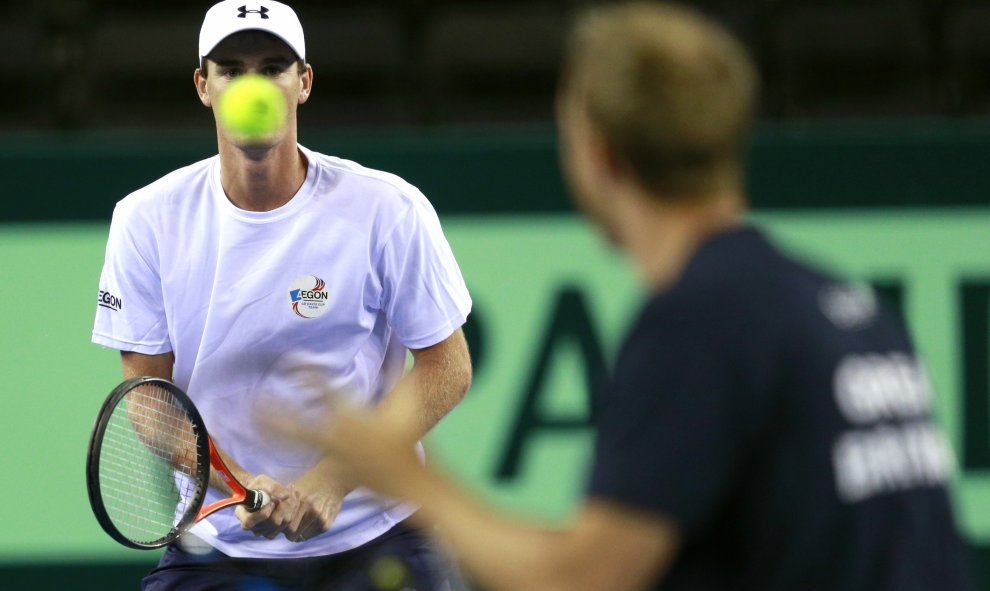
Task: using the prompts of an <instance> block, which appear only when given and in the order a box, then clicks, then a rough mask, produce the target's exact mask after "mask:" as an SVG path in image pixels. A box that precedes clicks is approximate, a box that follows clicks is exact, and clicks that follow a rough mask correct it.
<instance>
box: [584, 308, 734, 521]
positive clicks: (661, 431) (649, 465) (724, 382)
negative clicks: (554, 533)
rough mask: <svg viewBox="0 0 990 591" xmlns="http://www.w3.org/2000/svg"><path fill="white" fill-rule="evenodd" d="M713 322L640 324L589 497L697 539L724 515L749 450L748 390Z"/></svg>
mask: <svg viewBox="0 0 990 591" xmlns="http://www.w3.org/2000/svg"><path fill="white" fill-rule="evenodd" d="M717 324H718V321H717V320H716V319H705V318H699V315H698V314H695V315H694V319H693V320H692V319H691V318H690V317H687V316H679V315H677V314H665V315H664V316H663V319H662V320H660V319H657V318H654V319H653V320H652V321H649V322H645V323H644V321H643V320H641V321H640V324H639V325H638V327H637V329H636V330H635V331H634V332H633V333H632V336H631V337H630V339H629V340H628V341H627V343H626V345H625V346H624V348H623V351H622V353H621V354H620V357H619V360H618V362H617V365H616V368H615V374H614V378H613V381H612V386H611V388H610V391H609V392H608V398H607V399H606V402H605V405H604V409H603V411H602V414H601V416H600V419H599V423H598V436H597V440H596V444H595V458H594V464H593V468H592V471H591V477H590V483H589V488H588V496H590V497H594V498H601V499H607V500H612V501H616V502H619V503H621V504H624V505H628V506H633V507H637V508H641V509H646V510H650V511H655V512H657V513H659V514H662V515H664V516H665V517H667V518H670V519H673V520H674V521H675V522H677V523H678V525H679V527H680V528H681V530H682V532H684V533H685V535H687V536H690V535H692V534H693V533H695V532H697V531H700V530H701V529H703V528H704V527H705V526H706V525H707V524H709V523H710V522H711V520H712V519H713V518H714V517H715V516H716V515H717V513H718V511H719V510H720V508H721V507H722V506H723V503H724V500H725V498H726V496H727V495H728V494H729V491H730V489H731V487H732V485H733V481H734V479H735V474H736V473H737V471H738V469H739V466H740V463H741V461H740V458H741V456H742V454H743V453H744V451H743V450H744V449H745V448H746V445H747V437H748V435H747V433H749V430H748V429H747V428H746V425H748V424H751V423H752V422H751V421H750V420H749V417H748V416H747V414H748V413H751V412H753V410H752V409H751V408H748V407H747V404H746V403H745V401H746V398H747V393H746V391H745V387H744V385H743V383H742V381H741V380H740V379H738V373H737V371H736V368H735V367H734V364H735V362H734V359H733V358H734V349H733V347H732V346H731V345H730V343H729V341H730V339H728V338H727V336H726V335H727V334H729V333H731V331H726V330H725V328H724V327H721V326H718V325H717Z"/></svg>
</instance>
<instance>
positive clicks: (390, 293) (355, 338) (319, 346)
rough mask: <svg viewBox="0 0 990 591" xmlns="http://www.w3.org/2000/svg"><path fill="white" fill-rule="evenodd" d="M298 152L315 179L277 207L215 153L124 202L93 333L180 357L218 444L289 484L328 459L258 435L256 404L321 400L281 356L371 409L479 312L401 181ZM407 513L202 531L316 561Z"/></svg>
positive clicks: (362, 501) (228, 546)
mask: <svg viewBox="0 0 990 591" xmlns="http://www.w3.org/2000/svg"><path fill="white" fill-rule="evenodd" d="M300 150H301V151H302V153H303V154H304V155H305V156H306V158H307V159H308V162H309V164H308V170H307V173H306V181H305V183H304V184H303V186H302V187H301V188H300V189H299V192H298V193H296V195H295V196H294V197H293V198H292V199H291V200H290V201H289V202H288V203H287V204H285V205H284V206H282V207H280V208H278V209H276V210H274V211H268V212H263V213H257V212H248V211H244V210H241V209H238V208H237V207H236V206H234V205H233V204H232V203H231V202H230V201H229V200H228V199H227V197H226V194H225V193H224V190H223V188H222V186H221V184H220V159H219V156H214V157H213V158H209V159H207V160H203V161H201V162H198V163H196V164H193V165H191V166H187V167H185V168H182V169H179V170H177V171H175V172H173V173H171V174H169V175H167V176H165V177H163V178H161V179H159V180H158V181H156V182H154V183H152V184H151V185H148V186H147V187H144V188H143V189H140V190H139V191H136V192H134V193H132V194H131V195H129V196H128V197H126V198H125V199H123V200H122V201H120V202H119V203H118V204H117V207H116V209H115V210H114V215H113V222H112V224H111V226H110V237H109V240H108V243H107V251H106V261H105V263H104V267H103V273H102V277H101V279H100V297H99V300H98V304H99V305H98V307H97V314H96V324H95V327H94V329H93V342H95V343H97V344H100V345H104V346H107V347H112V348H114V349H120V350H124V351H135V352H138V353H145V354H150V355H153V354H159V353H165V352H168V351H172V352H173V353H174V355H175V368H174V380H175V382H176V383H177V384H178V385H179V386H180V387H181V388H183V389H184V390H186V392H188V393H189V396H190V397H191V398H192V399H193V401H194V402H195V403H196V407H197V408H198V410H199V412H200V414H202V416H203V419H204V421H205V422H206V426H207V428H208V429H209V432H210V435H211V437H212V438H213V440H214V441H215V442H216V444H217V445H218V446H219V447H220V448H221V449H223V450H224V451H226V452H227V453H228V454H229V455H230V456H231V457H232V458H233V459H234V460H235V461H237V462H238V463H239V464H240V465H241V466H243V467H244V468H245V469H246V470H248V471H250V472H252V473H255V474H268V475H270V476H272V477H273V478H275V479H276V480H278V481H279V482H282V483H283V484H285V483H290V482H292V481H293V480H295V479H296V478H298V477H299V476H300V475H302V474H303V473H304V472H305V471H306V470H308V469H309V468H310V467H312V466H313V465H314V464H315V463H316V462H317V461H318V457H317V455H316V454H315V453H313V452H307V451H305V450H300V449H298V448H291V447H285V446H281V445H278V444H276V443H274V442H272V441H270V440H268V439H266V438H265V437H264V436H263V435H261V434H259V431H258V430H257V429H255V428H254V427H253V423H254V421H255V420H256V419H257V416H258V414H259V412H262V411H261V410H259V409H265V410H268V411H270V409H273V408H283V407H286V406H291V407H293V408H296V409H299V410H302V411H303V412H308V411H310V410H312V409H314V408H316V407H317V406H318V405H319V404H320V401H319V398H318V397H317V396H316V395H315V394H314V393H312V392H310V391H308V390H306V389H301V388H294V387H291V383H290V382H289V381H288V378H287V377H286V376H285V375H283V373H282V371H281V370H283V369H284V367H285V365H286V360H287V359H289V358H291V359H292V360H293V361H299V360H300V359H303V360H305V361H308V362H315V363H318V364H319V365H320V366H321V367H322V368H324V370H325V371H326V373H327V375H328V377H330V378H331V379H332V380H333V382H334V384H335V385H336V386H337V387H339V388H342V389H346V390H347V391H350V392H354V393H357V394H356V395H357V396H360V397H362V398H363V399H364V400H363V401H364V402H366V403H367V404H369V405H372V404H375V403H376V402H377V401H378V400H379V399H380V398H381V397H382V396H384V395H385V394H387V393H388V392H389V391H390V390H391V389H392V387H393V386H394V385H395V383H396V381H397V380H398V379H399V377H401V375H402V373H403V370H404V368H405V363H406V349H407V348H411V349H420V348H424V347H428V346H430V345H434V344H436V343H438V342H440V341H442V340H444V339H446V338H447V337H448V336H450V335H451V334H452V333H453V332H454V331H455V330H457V328H458V327H460V326H461V325H462V324H463V323H464V321H465V320H466V318H467V315H468V313H469V311H470V309H471V298H470V296H469V295H468V291H467V288H466V287H465V285H464V280H463V277H462V276H461V273H460V269H459V268H458V266H457V263H456V261H455V260H454V256H453V254H452V253H451V250H450V247H449V245H448V244H447V241H446V239H445V238H444V236H443V232H442V230H441V228H440V222H439V220H438V219H437V215H436V213H435V212H434V210H433V208H432V206H431V205H430V203H429V202H428V201H427V200H426V198H425V197H424V196H423V195H422V193H420V192H419V191H418V190H417V189H416V188H415V187H413V186H412V185H410V184H408V183H406V182H405V181H403V180H402V179H400V178H399V177H397V176H394V175H391V174H387V173H383V172H379V171H375V170H370V169H367V168H364V167H362V166H360V165H358V164H355V163H353V162H350V161H347V160H342V159H339V158H334V157H330V156H325V155H323V154H318V153H315V152H312V151H309V150H307V149H305V148H302V147H300ZM215 498H217V496H216V495H215V494H214V493H212V492H211V494H210V495H208V497H207V502H210V501H211V500H213V499H215ZM412 511H413V508H412V507H409V506H408V505H399V504H397V503H395V502H391V501H388V500H385V499H382V498H380V497H377V496H375V495H373V494H372V493H370V492H369V491H367V490H364V489H358V490H356V491H354V492H353V493H351V494H350V495H348V497H347V498H346V499H345V502H344V505H343V508H342V510H341V512H340V515H339V516H338V517H337V519H336V521H335V522H334V524H333V527H332V528H331V529H330V531H328V532H326V533H324V534H323V535H321V536H318V537H316V538H313V539H311V540H308V541H306V542H304V543H293V542H289V541H288V540H286V539H285V538H284V537H283V536H278V537H276V538H275V539H274V540H268V539H266V538H263V537H262V538H256V537H255V536H254V535H253V534H251V533H250V532H245V531H243V530H241V527H240V523H239V521H238V520H237V519H236V518H235V517H234V511H233V510H223V511H219V512H218V513H215V514H214V515H212V516H210V517H209V518H208V519H209V524H208V525H200V526H197V528H196V529H195V530H194V531H195V533H196V534H197V535H198V536H199V537H202V538H204V539H205V540H206V541H207V542H208V543H209V544H210V545H212V546H214V547H215V548H217V549H219V550H220V551H221V552H224V553H225V554H228V555H230V556H238V557H259V558H289V557H303V556H319V555H325V554H331V553H336V552H342V551H344V550H349V549H351V548H354V547H356V546H359V545H361V544H363V543H365V542H367V541H370V540H372V539H374V538H376V537H378V536H379V535H381V534H382V533H384V532H385V531H387V530H388V529H390V528H391V527H392V526H393V525H394V524H395V523H397V522H399V521H401V520H403V519H405V518H406V517H408V516H409V515H410V514H411V513H412ZM214 530H216V533H214Z"/></svg>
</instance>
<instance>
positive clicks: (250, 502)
mask: <svg viewBox="0 0 990 591" xmlns="http://www.w3.org/2000/svg"><path fill="white" fill-rule="evenodd" d="M270 502H272V498H271V497H270V496H269V495H268V493H266V492H265V491H263V490H250V489H249V490H248V491H247V499H245V500H244V505H245V506H246V508H247V510H248V511H250V512H251V513H254V512H255V511H257V510H258V509H261V508H262V507H264V506H265V505H267V504H268V503H270Z"/></svg>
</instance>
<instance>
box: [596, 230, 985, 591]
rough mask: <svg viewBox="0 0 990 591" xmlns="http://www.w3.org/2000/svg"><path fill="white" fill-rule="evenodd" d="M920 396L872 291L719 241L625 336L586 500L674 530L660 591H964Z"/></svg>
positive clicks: (945, 457)
mask: <svg viewBox="0 0 990 591" xmlns="http://www.w3.org/2000/svg"><path fill="white" fill-rule="evenodd" d="M929 384H930V382H929V380H928V379H927V374H926V372H925V369H924V367H923V365H922V364H921V363H919V362H918V360H917V359H916V358H915V355H914V352H913V349H912V346H911V344H910V340H909V337H908V335H907V333H906V331H905V329H904V327H903V325H902V323H901V322H900V321H899V320H898V319H897V318H896V317H895V316H894V315H893V314H890V313H888V312H887V311H885V310H884V309H883V308H882V307H881V306H879V305H878V303H877V301H876V299H875V298H874V297H873V294H872V292H871V291H870V290H868V289H863V288H859V287H856V286H852V285H849V284H845V283H842V282H839V281H837V280H835V279H833V278H831V277H829V276H827V275H825V274H822V273H819V272H817V271H814V270H812V269H809V268H808V267H806V266H804V265H802V264H800V263H797V262H795V261H793V260H791V259H790V258H788V257H787V256H784V255H783V254H781V253H780V252H778V251H777V250H776V249H775V248H774V247H773V246H772V245H770V244H769V243H768V242H767V241H766V240H765V239H764V238H763V236H762V235H761V234H760V233H759V232H758V231H757V230H755V229H753V228H750V227H743V228H739V229H734V230H731V231H728V232H725V233H722V234H719V235H716V236H715V237H713V238H711V239H710V240H708V241H707V242H706V243H705V244H704V245H702V247H701V248H699V250H698V251H697V252H696V253H695V255H694V256H693V258H692V260H691V261H690V263H689V264H688V265H687V267H686V269H685V271H684V273H683V274H682V276H681V278H680V279H679V280H678V282H677V283H676V285H674V286H673V287H672V288H671V289H669V290H667V291H665V292H664V293H662V294H660V295H657V296H655V297H654V298H653V299H652V300H650V301H649V302H648V303H647V305H646V306H645V308H644V309H643V311H642V312H641V315H640V316H639V318H638V320H637V321H636V322H635V324H634V326H633V328H632V329H631V331H630V334H629V335H628V337H627V340H626V342H625V344H624V346H623V348H622V351H621V353H620V356H619V359H618V362H617V365H616V367H615V372H614V377H613V379H612V382H611V385H610V389H609V392H608V395H607V396H606V400H605V403H604V408H603V410H602V414H601V416H600V420H599V424H598V438H597V443H596V448H595V461H594V467H593V469H592V474H591V480H590V485H589V490H588V495H589V496H590V497H593V498H600V499H607V500H611V501H615V502H619V503H622V504H624V505H627V506H633V507H637V508H641V509H646V510H649V511H655V512H656V513H657V514H660V515H663V516H665V517H667V518H670V519H672V520H673V521H674V522H676V523H677V524H678V526H679V528H680V529H681V533H682V536H683V539H682V547H681V549H680V552H679V554H678V556H677V558H676V559H675V562H674V564H673V566H672V568H671V570H670V571H669V573H668V574H667V575H666V576H665V577H664V579H663V581H662V582H661V583H659V584H658V586H657V587H656V588H657V589H664V590H675V589H677V590H680V589H683V590H689V591H706V590H716V589H718V590H728V589H733V590H739V589H746V590H748V589H752V590H754V591H755V590H759V591H773V590H780V591H793V590H812V589H822V590H825V589H827V590H830V591H839V590H850V591H851V590H862V591H883V590H891V591H894V590H896V591H912V590H922V589H924V590H930V589H939V590H941V591H951V590H957V589H968V586H967V582H966V581H967V577H966V576H965V575H966V567H965V564H966V559H965V555H964V553H965V549H964V545H963V544H962V542H961V541H960V539H959V537H958V536H957V533H956V530H955V527H954V522H953V516H952V511H951V507H950V503H949V500H948V495H947V492H946V484H945V483H946V481H947V480H948V478H949V476H950V471H951V468H950V467H951V461H950V460H949V455H950V454H949V452H948V449H947V445H946V443H945V441H944V439H943V438H942V436H941V435H940V434H939V432H938V431H937V429H936V428H935V427H934V425H933V423H932V420H931V416H930V407H931V397H932V392H931V388H930V385H929Z"/></svg>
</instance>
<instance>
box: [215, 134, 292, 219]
mask: <svg viewBox="0 0 990 591" xmlns="http://www.w3.org/2000/svg"><path fill="white" fill-rule="evenodd" d="M219 148H220V182H221V184H222V185H223V190H224V192H225V193H226V194H227V199H229V200H230V202H231V203H233V204H234V205H235V206H237V207H238V208H240V209H243V210H246V211H272V210H274V209H277V208H279V207H281V206H283V205H285V204H286V203H288V202H289V201H290V200H291V199H292V197H293V196H295V194H296V192H298V191H299V188H300V187H302V185H303V182H305V180H306V166H307V163H306V158H305V156H304V155H303V154H302V152H301V151H300V150H299V147H298V145H297V144H296V141H295V137H287V138H285V139H284V140H283V141H281V142H279V143H278V144H276V145H275V146H272V147H271V148H267V149H264V150H245V149H242V148H239V147H237V146H234V145H232V144H230V143H229V142H225V141H223V140H221V141H220V145H219Z"/></svg>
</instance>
